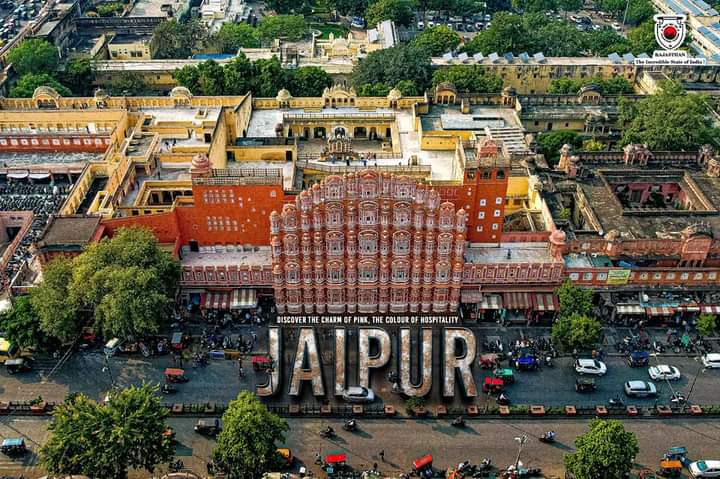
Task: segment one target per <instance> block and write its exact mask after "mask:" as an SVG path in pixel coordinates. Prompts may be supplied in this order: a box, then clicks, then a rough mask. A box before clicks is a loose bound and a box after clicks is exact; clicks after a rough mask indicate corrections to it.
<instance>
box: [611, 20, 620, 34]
mask: <svg viewBox="0 0 720 479" xmlns="http://www.w3.org/2000/svg"><path fill="white" fill-rule="evenodd" d="M612 29H613V30H615V31H616V32H621V31H622V27H621V26H620V24H619V23H618V22H613V24H612Z"/></svg>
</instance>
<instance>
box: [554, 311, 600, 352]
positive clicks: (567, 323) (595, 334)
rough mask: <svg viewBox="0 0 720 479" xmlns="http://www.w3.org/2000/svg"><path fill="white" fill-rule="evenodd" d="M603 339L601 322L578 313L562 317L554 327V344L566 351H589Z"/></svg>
mask: <svg viewBox="0 0 720 479" xmlns="http://www.w3.org/2000/svg"><path fill="white" fill-rule="evenodd" d="M601 337H602V324H601V323H600V321H598V320H596V319H592V318H588V317H587V316H583V315H581V314H577V313H573V314H571V315H570V316H561V317H560V319H558V320H557V321H555V323H553V327H552V340H553V343H555V344H556V345H557V346H558V347H559V348H560V349H562V350H564V351H573V350H575V349H577V350H583V349H589V348H591V347H593V346H594V345H596V344H597V343H598V341H599V340H600V338H601Z"/></svg>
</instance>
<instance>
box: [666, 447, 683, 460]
mask: <svg viewBox="0 0 720 479" xmlns="http://www.w3.org/2000/svg"><path fill="white" fill-rule="evenodd" d="M685 456H687V447H685V446H673V447H671V448H668V450H667V452H666V453H665V454H664V457H663V459H667V460H669V461H679V460H681V459H683V458H684V457H685Z"/></svg>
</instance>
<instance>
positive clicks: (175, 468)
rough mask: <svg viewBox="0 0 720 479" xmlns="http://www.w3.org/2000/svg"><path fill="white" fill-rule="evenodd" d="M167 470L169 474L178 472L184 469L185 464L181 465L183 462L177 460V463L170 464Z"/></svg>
mask: <svg viewBox="0 0 720 479" xmlns="http://www.w3.org/2000/svg"><path fill="white" fill-rule="evenodd" d="M169 469H170V471H171V472H180V471H182V470H183V469H185V464H183V462H182V461H181V460H180V459H178V460H177V461H175V462H171V463H170V466H169Z"/></svg>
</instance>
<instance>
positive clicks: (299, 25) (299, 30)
mask: <svg viewBox="0 0 720 479" xmlns="http://www.w3.org/2000/svg"><path fill="white" fill-rule="evenodd" d="M257 33H258V36H259V37H260V39H262V40H263V41H266V42H269V41H272V40H274V39H276V38H285V39H287V40H289V41H291V42H296V41H298V40H302V38H303V37H304V36H305V35H307V33H308V26H307V23H305V18H303V16H302V15H276V16H273V17H265V18H263V19H262V21H261V22H260V24H259V25H258V27H257Z"/></svg>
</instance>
